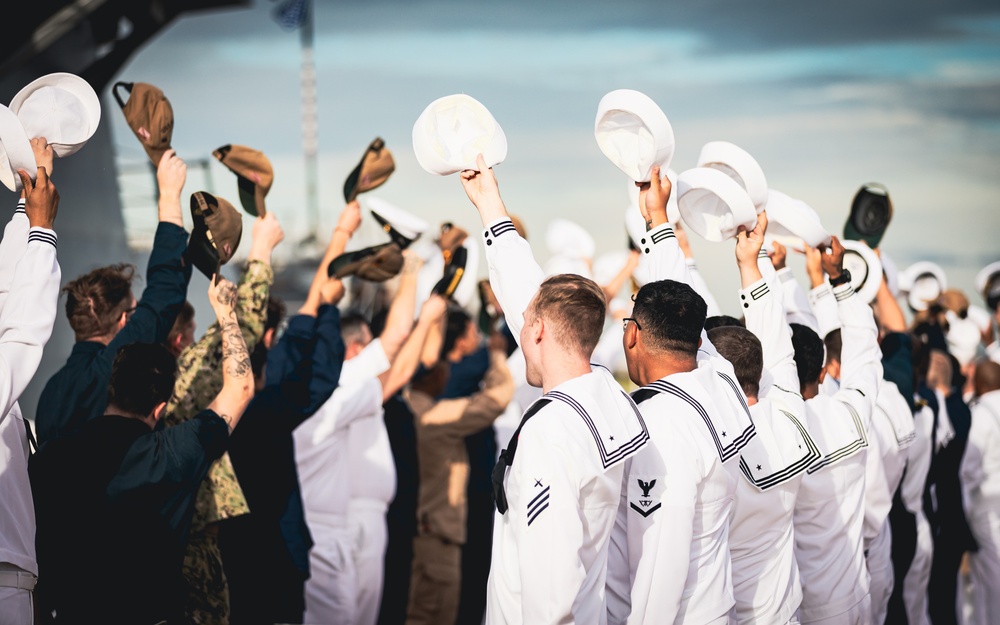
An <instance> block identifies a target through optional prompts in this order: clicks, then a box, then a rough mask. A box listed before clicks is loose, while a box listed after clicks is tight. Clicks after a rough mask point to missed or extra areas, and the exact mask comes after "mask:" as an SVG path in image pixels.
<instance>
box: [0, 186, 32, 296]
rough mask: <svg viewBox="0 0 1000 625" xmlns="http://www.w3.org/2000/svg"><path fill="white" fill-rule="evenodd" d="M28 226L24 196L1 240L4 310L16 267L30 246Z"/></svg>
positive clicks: (0, 277)
mask: <svg viewBox="0 0 1000 625" xmlns="http://www.w3.org/2000/svg"><path fill="white" fill-rule="evenodd" d="M28 228H29V224H28V217H27V215H25V214H24V199H23V198H22V199H21V201H19V202H18V203H17V209H16V210H15V211H14V216H13V217H11V219H10V222H9V223H8V224H7V227H6V228H5V229H4V232H3V241H0V310H3V305H4V302H6V301H7V294H8V293H10V284H11V282H12V281H13V280H14V267H16V266H17V261H19V260H21V257H22V256H24V250H25V249H27V247H28Z"/></svg>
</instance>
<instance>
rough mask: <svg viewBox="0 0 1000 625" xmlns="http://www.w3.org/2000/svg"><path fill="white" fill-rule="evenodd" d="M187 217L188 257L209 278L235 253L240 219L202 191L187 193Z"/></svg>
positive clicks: (220, 200)
mask: <svg viewBox="0 0 1000 625" xmlns="http://www.w3.org/2000/svg"><path fill="white" fill-rule="evenodd" d="M191 218H192V219H193V220H194V227H193V228H192V229H191V236H190V238H189V239H188V249H187V251H188V258H189V259H190V261H191V264H193V265H194V266H195V267H197V268H198V270H199V271H201V272H202V273H203V274H204V275H205V276H206V277H208V278H211V277H213V276H215V275H216V274H218V273H219V269H220V268H221V267H222V265H225V264H226V263H227V262H229V259H231V258H232V257H233V254H235V253H236V248H237V247H238V246H239V244H240V238H241V237H242V235H243V218H242V217H240V214H239V212H237V211H236V209H235V208H233V205H232V204H230V203H229V202H228V201H226V200H225V199H223V198H220V197H215V196H214V195H212V194H210V193H207V192H205V191H198V192H197V193H193V194H191Z"/></svg>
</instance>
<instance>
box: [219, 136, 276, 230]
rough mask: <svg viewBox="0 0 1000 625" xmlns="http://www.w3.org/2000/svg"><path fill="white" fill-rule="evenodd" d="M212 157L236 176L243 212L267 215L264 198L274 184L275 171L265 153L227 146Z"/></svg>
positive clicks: (239, 146)
mask: <svg viewBox="0 0 1000 625" xmlns="http://www.w3.org/2000/svg"><path fill="white" fill-rule="evenodd" d="M212 156H214V157H215V158H217V159H219V162H221V163H222V164H223V165H225V166H226V167H227V168H228V169H229V171H231V172H233V173H234V174H236V181H237V184H238V186H239V191H240V204H241V205H242V206H243V210H245V211H246V212H247V213H248V214H250V215H253V216H254V217H263V216H264V215H266V214H267V207H266V206H265V205H264V197H265V196H267V192H268V191H270V190H271V185H272V184H273V183H274V169H272V168H271V161H269V160H268V159H267V157H266V156H264V154H263V152H260V151H259V150H254V149H253V148H248V147H246V146H244V145H232V144H226V145H224V146H222V147H221V148H218V149H217V150H215V151H214V152H212Z"/></svg>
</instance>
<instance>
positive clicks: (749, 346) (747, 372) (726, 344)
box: [708, 326, 764, 397]
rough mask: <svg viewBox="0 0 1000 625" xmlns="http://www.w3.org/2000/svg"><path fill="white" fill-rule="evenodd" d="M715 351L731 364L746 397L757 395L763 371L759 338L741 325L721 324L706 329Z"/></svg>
mask: <svg viewBox="0 0 1000 625" xmlns="http://www.w3.org/2000/svg"><path fill="white" fill-rule="evenodd" d="M708 338H709V340H710V341H712V345H714V346H715V349H716V351H718V352H719V354H720V355H721V356H722V357H723V358H725V359H726V360H728V361H729V362H730V363H732V365H733V371H735V372H736V379H737V380H739V381H740V386H741V387H743V392H744V393H746V396H747V397H757V393H759V392H760V376H761V374H762V373H763V372H764V348H763V347H762V346H761V344H760V339H758V338H757V336H756V335H755V334H754V333H753V332H751V331H750V330H747V329H746V328H743V327H737V326H721V327H718V328H713V329H711V330H709V331H708Z"/></svg>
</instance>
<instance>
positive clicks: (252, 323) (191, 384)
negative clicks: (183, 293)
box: [164, 261, 274, 426]
mask: <svg viewBox="0 0 1000 625" xmlns="http://www.w3.org/2000/svg"><path fill="white" fill-rule="evenodd" d="M273 282H274V271H273V270H272V269H271V266H270V265H267V264H265V263H262V262H260V261H251V262H250V264H249V265H248V266H247V269H246V271H245V272H244V273H243V276H242V277H241V278H240V283H239V285H238V287H237V294H236V317H237V319H238V321H239V324H240V330H241V331H242V333H243V340H245V341H246V343H247V349H248V350H251V351H252V350H253V348H254V346H256V345H257V342H258V341H259V340H260V338H261V336H262V335H263V333H264V322H265V321H266V319H267V300H268V297H269V295H270V292H271V284H272V283H273ZM221 365H222V334H221V332H220V330H219V324H218V323H213V324H212V325H211V326H209V328H208V329H207V330H206V331H205V334H204V336H202V337H201V339H199V340H198V342H196V343H195V344H193V345H191V346H190V347H188V348H187V349H186V350H184V352H183V353H182V354H181V355H180V357H179V358H178V359H177V382H176V383H175V384H174V394H173V396H171V398H170V401H169V402H168V403H167V410H166V416H165V417H164V419H165V424H166V425H167V426H171V425H176V424H178V423H183V422H184V421H187V420H188V419H190V418H192V417H194V416H195V415H196V414H198V413H199V412H201V411H202V410H204V409H205V408H206V407H207V406H208V404H210V403H211V402H212V400H213V399H214V398H215V396H216V395H218V394H219V391H220V390H221V389H222V367H221Z"/></svg>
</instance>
